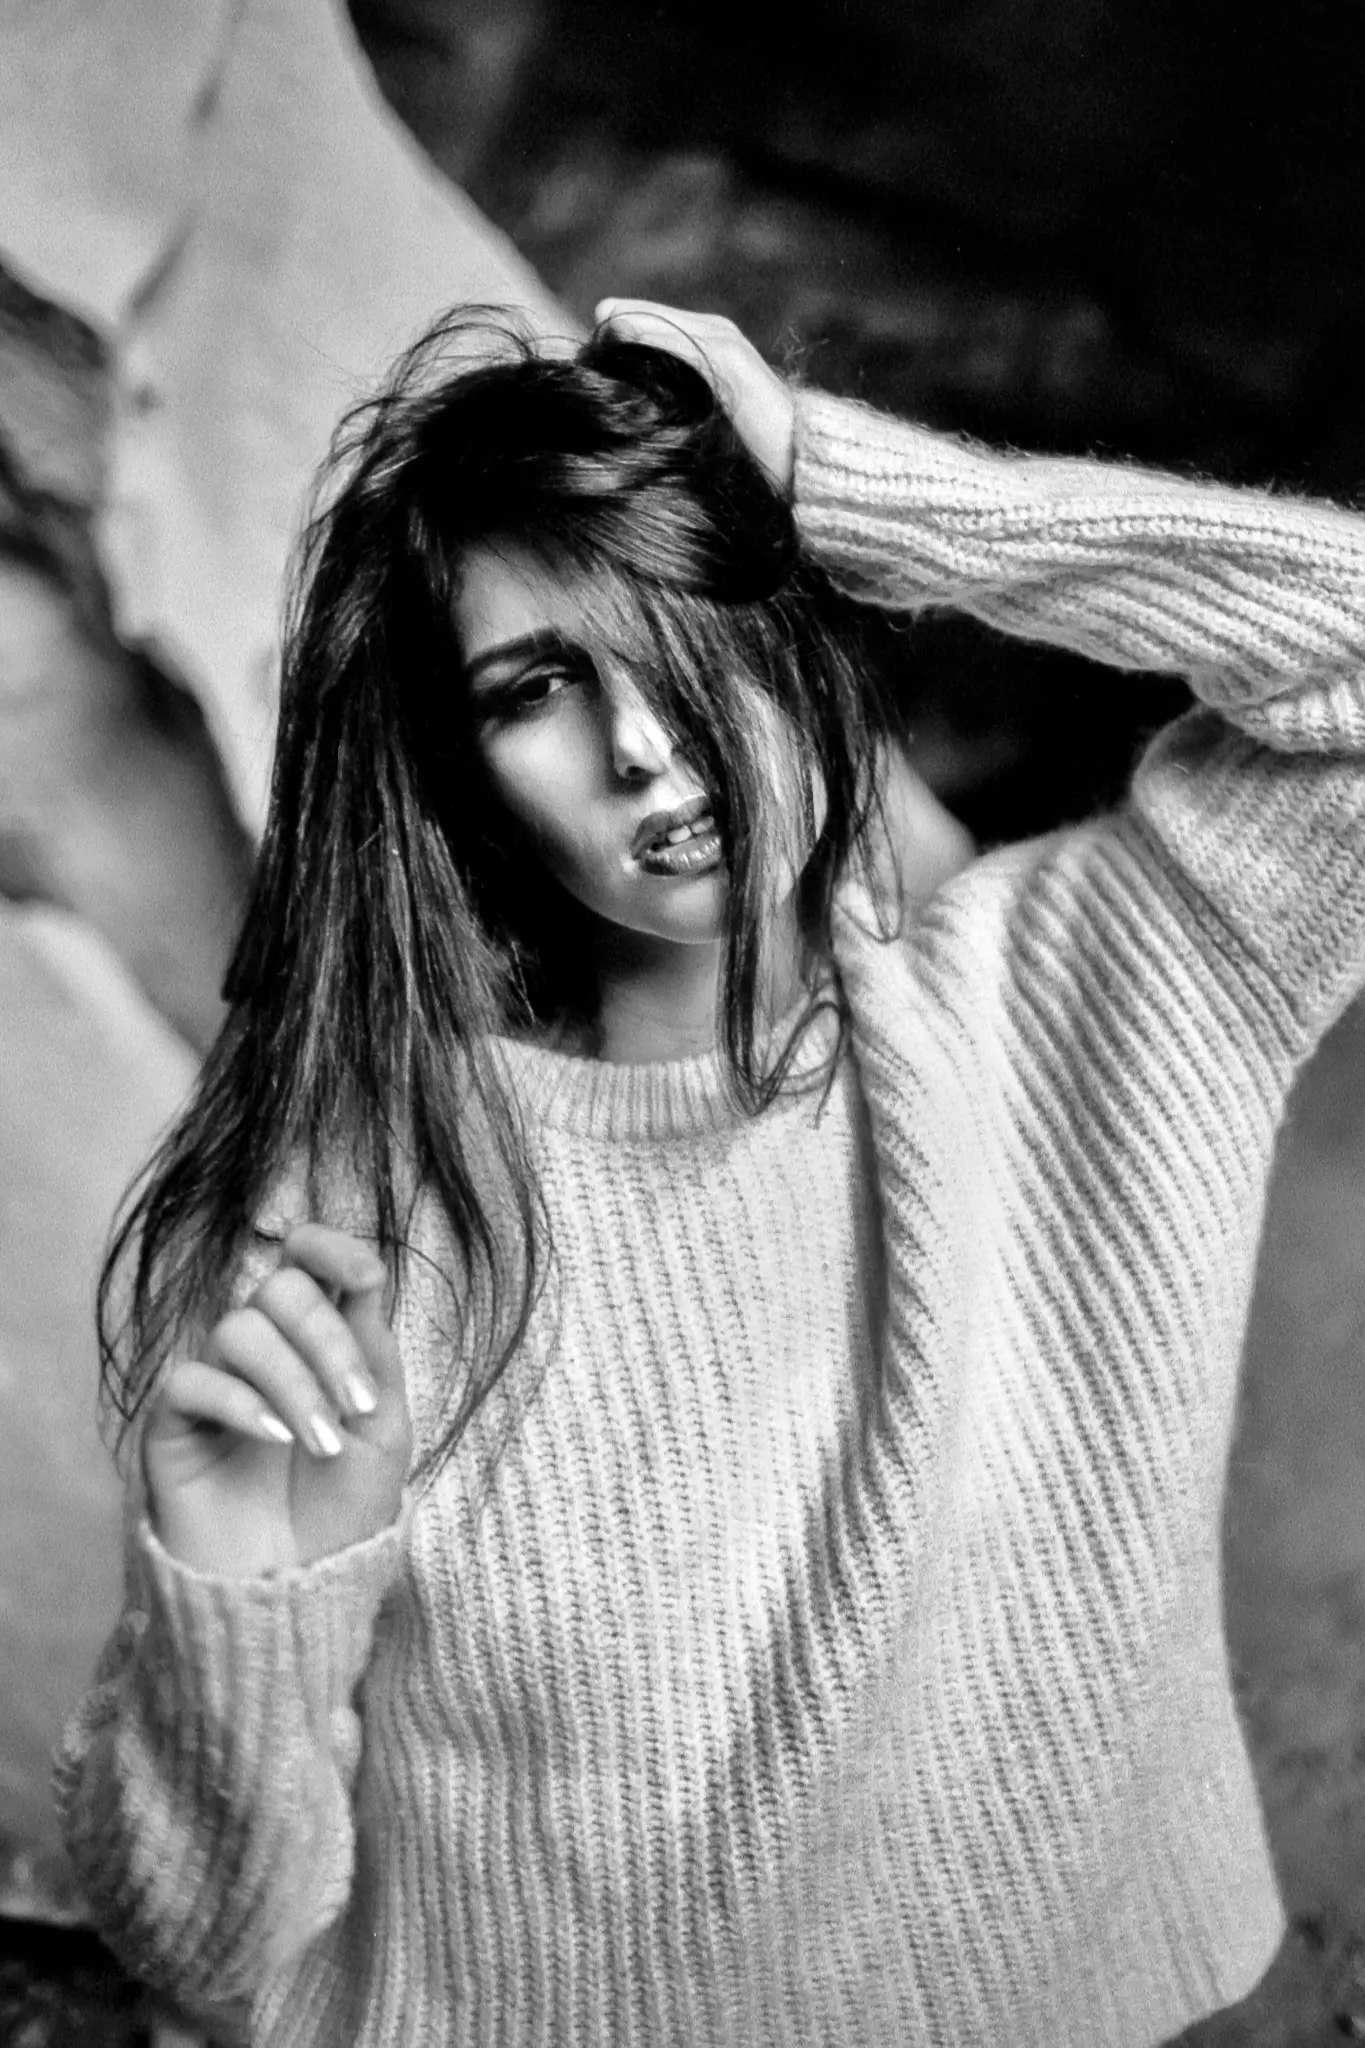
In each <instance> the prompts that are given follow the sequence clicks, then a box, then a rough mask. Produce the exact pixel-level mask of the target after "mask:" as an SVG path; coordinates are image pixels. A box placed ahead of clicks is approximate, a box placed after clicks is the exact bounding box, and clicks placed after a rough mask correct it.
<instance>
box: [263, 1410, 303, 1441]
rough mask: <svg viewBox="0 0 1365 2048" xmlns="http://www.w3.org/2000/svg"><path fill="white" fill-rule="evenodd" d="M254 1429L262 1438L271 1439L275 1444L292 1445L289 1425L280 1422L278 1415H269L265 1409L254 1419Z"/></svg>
mask: <svg viewBox="0 0 1365 2048" xmlns="http://www.w3.org/2000/svg"><path fill="white" fill-rule="evenodd" d="M256 1427H257V1429H259V1430H260V1432H261V1435H262V1436H268V1437H273V1439H274V1441H275V1442H276V1443H277V1444H292V1443H293V1441H294V1432H293V1430H292V1429H290V1427H289V1425H288V1424H287V1423H284V1422H281V1421H280V1418H279V1416H278V1415H271V1414H270V1413H269V1411H268V1410H266V1409H262V1411H261V1413H260V1414H259V1415H258V1416H257V1417H256Z"/></svg>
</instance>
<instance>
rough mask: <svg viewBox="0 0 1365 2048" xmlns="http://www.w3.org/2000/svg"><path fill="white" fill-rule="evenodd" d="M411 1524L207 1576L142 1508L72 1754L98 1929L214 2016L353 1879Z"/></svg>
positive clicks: (61, 1775)
mask: <svg viewBox="0 0 1365 2048" xmlns="http://www.w3.org/2000/svg"><path fill="white" fill-rule="evenodd" d="M402 1541H403V1534H402V1523H401V1522H400V1523H399V1524H396V1525H394V1526H393V1527H391V1528H389V1529H387V1530H385V1531H383V1532H381V1533H380V1534H379V1535H378V1536H375V1537H372V1538H370V1539H369V1540H368V1541H366V1542H364V1543H360V1544H356V1545H354V1546H353V1547H352V1548H350V1549H348V1550H345V1551H342V1552H339V1553H338V1554H336V1555H335V1556H332V1557H328V1558H323V1559H321V1560H319V1561H318V1562H317V1563H315V1564H313V1565H310V1566H307V1567H305V1568H302V1569H299V1570H296V1571H290V1572H284V1573H280V1574H278V1575H272V1576H270V1577H265V1578H260V1579H229V1578H221V1577H215V1576H210V1575H207V1574H202V1573H198V1572H194V1571H191V1570H189V1569H188V1568H187V1567H185V1566H183V1565H181V1564H180V1563H179V1562H178V1561H176V1560H175V1559H173V1558H172V1557H171V1556H170V1555H169V1554H168V1553H167V1552H166V1550H165V1549H164V1548H163V1547H162V1545H161V1544H160V1543H159V1542H158V1540H157V1538H156V1536H155V1534H154V1533H153V1531H152V1529H151V1527H150V1525H149V1523H148V1522H147V1520H146V1518H145V1516H136V1517H130V1538H129V1559H128V1597H127V1604H126V1606H125V1609H124V1613H123V1615H122V1618H121V1619H120V1621H119V1623H118V1626H117V1628H116V1629H115V1631H114V1634H113V1635H112V1637H111V1638H110V1640H109V1642H108V1644H107V1645H106V1647H105V1650H104V1653H103V1656H102V1657H101V1660H100V1663H99V1666H98V1668H97V1671H96V1674H95V1680H94V1683H93V1685H92V1687H91V1690H90V1691H89V1693H88V1694H87V1695H86V1697H85V1699H84V1700H83V1701H82V1702H81V1704H80V1706H79V1707H78V1708H77V1710H76V1712H75V1713H74V1715H73V1716H72V1719H71V1721H70V1722H69V1724H68V1726H67V1729H66V1731H65V1734H64V1737H63V1740H62V1743H61V1745H60V1747H59V1749H58V1752H57V1757H56V1766H55V1776H54V1786H55V1790H56V1795H57V1802H58V1806H59V1809H60V1812H61V1817H62V1823H63V1831H64V1834H65V1839H66V1845H67V1850H68V1853H69V1855H70V1857H71V1860H72V1863H73V1865H74V1867H75V1870H76V1874H77V1877H78V1879H79V1881H80V1883H81V1885H82V1887H83V1890H84V1893H85V1897H86V1900H87V1902H88V1904H89V1906H90V1909H91V1912H92V1914H93V1916H94V1919H95V1921H96V1924H97V1925H98V1926H99V1927H100V1929H101V1931H102V1932H103V1933H104V1934H105V1935H106V1937H107V1938H108V1939H109V1941H110V1943H111V1945H112V1946H113V1947H114V1948H115V1950H116V1951H117V1952H118V1953H119V1954H120V1955H121V1956H122V1958H123V1959H124V1961H125V1962H126V1963H127V1964H128V1966H129V1967H130V1968H131V1969H132V1970H133V1971H134V1972H135V1973H136V1974H137V1975H139V1976H142V1977H145V1978H147V1979H148V1980H149V1981H151V1982H153V1983H155V1984H157V1985H159V1986H160V1987H162V1988H163V1989H165V1990H168V1991H170V1992H171V1993H173V1994H174V1995H175V1996H176V1997H177V1998H178V1999H180V2000H181V2001H182V2003H184V2004H185V2005H186V2006H188V2007H190V2008H191V2009H195V2010H219V2009H225V2008H233V2007H239V2006H240V2005H241V2004H242V2003H243V2002H245V2001H248V2000H249V1999H250V1998H251V1997H252V1995H253V1994H254V1993H255V1992H257V1991H258V1990H259V1989H260V1987H261V1984H262V1982H263V1981H264V1979H265V1977H266V1975H267V1974H268V1973H269V1971H270V1970H271V1969H272V1967H273V1966H274V1965H275V1964H277V1963H279V1962H282V1961H284V1960H285V1959H286V1958H287V1957H288V1956H289V1955H291V1954H292V1953H294V1952H296V1951H297V1949H298V1948H300V1947H301V1946H302V1945H303V1944H304V1943H305V1942H306V1941H307V1940H308V1939H309V1938H310V1937H311V1936H312V1935H314V1934H315V1933H317V1932H319V1931H320V1930H321V1929H322V1928H323V1927H324V1926H326V1925H327V1924H328V1923H329V1922H330V1921H332V1920H333V1919H335V1918H336V1917H337V1916H338V1915H339V1913H340V1912H341V1911H342V1909H343V1908H344V1906H345V1903H346V1900H347V1897H348V1895H349V1891H350V1884H351V1873H352V1852H353V1820H352V1807H351V1793H352V1784H353V1780H354V1777H355V1773H356V1769H357V1765H358V1762H359V1756H360V1745H361V1727H360V1721H359V1715H358V1710H357V1703H356V1700H357V1688H358V1685H359V1681H360V1679H361V1676H362V1674H363V1672H364V1670H365V1667H366V1664H367V1661H368V1659H369V1655H370V1648H371V1642H372V1637H373V1632H374V1626H375V1619H376V1615H377V1613H378V1610H379V1607H380V1603H381V1601H382V1599H383V1596H384V1593H385V1591H386V1589H387V1588H388V1586H389V1585H390V1583H391V1581H392V1580H393V1578H394V1576H395V1573H396V1571H397V1569H398V1565H399V1559H400V1555H401V1548H402Z"/></svg>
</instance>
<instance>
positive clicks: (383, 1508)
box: [142, 1223, 412, 1578]
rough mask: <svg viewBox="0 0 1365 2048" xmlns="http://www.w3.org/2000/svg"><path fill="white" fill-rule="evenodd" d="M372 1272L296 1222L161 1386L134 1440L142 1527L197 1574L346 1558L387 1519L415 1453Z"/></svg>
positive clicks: (369, 1257)
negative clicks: (144, 1511)
mask: <svg viewBox="0 0 1365 2048" xmlns="http://www.w3.org/2000/svg"><path fill="white" fill-rule="evenodd" d="M385 1279H386V1275H385V1270H384V1267H383V1264H382V1263H381V1261H380V1260H379V1258H378V1257H377V1255H376V1254H375V1253H374V1252H373V1251H372V1250H370V1249H369V1247H368V1246H366V1245H364V1244H362V1243H361V1242H360V1241H359V1240H358V1239H356V1238H354V1237H350V1236H348V1235H347V1234H346V1233H344V1232H343V1231H339V1230H332V1229H329V1228H328V1227H327V1226H325V1225H323V1224H320V1223H305V1224H301V1225H300V1226H299V1227H298V1228H297V1229H295V1230H292V1231H291V1232H290V1234H289V1236H288V1237H287V1238H286V1239H285V1243H284V1257H283V1261H282V1263H281V1265H280V1266H279V1268H278V1269H277V1271H275V1272H274V1273H272V1274H271V1275H270V1277H269V1279H267V1280H264V1281H263V1282H262V1283H261V1285H260V1286H259V1287H257V1288H256V1289H255V1291H254V1292H253V1293H252V1295H251V1297H250V1299H249V1301H248V1302H247V1304H246V1306H245V1307H244V1308H240V1309H234V1310H232V1311H231V1312H230V1313H229V1314H227V1315H225V1316H224V1317H223V1318H222V1319H221V1321H220V1322H218V1323H217V1324H215V1326H214V1328H213V1330H212V1332H211V1333H210V1336H209V1339H208V1342H207V1344H206V1345H205V1347H204V1355H203V1357H202V1358H200V1359H186V1360H180V1361H178V1362H176V1363H175V1364H173V1365H171V1366H170V1367H168V1369H167V1371H166V1372H165V1374H164V1376H163V1378H162V1381H161V1384H160V1386H159V1388H158V1391H157V1394H156V1395H155V1397H154V1401H155V1405H154V1406H153V1408H152V1410H151V1413H150V1416H149V1418H148V1421H147V1424H146V1427H145V1429H144V1431H143V1434H142V1470H143V1477H144V1479H145V1482H146V1487H147V1502H148V1512H149V1514H150V1516H151V1521H152V1526H153V1528H154V1529H155V1530H156V1533H157V1535H158V1537H159V1538H160V1540H161V1542H162V1543H163V1544H164V1545H165V1547H166V1549H167V1550H168V1551H169V1552H170V1554H171V1555H172V1556H173V1557H175V1558H178V1559H179V1560H180V1561H181V1562H182V1563H184V1564H187V1565H190V1566H192V1567H193V1568H194V1569H195V1570H197V1571H204V1572H214V1573H220V1574H224V1575H226V1576H229V1577H233V1578H254V1577H258V1576H259V1575H260V1574H262V1573H265V1572H278V1571H284V1570H287V1569H289V1568H290V1567H291V1566H294V1565H304V1564H311V1563H312V1562H313V1561H314V1560H315V1559H316V1558H319V1557H325V1556H328V1555H330V1554H331V1553H332V1552H334V1551H338V1550H344V1549H346V1548H347V1547H348V1546H349V1545H350V1544H352V1543H359V1542H362V1541H363V1540H364V1539H365V1538H366V1537H368V1536H373V1535H376V1534H378V1532H379V1531H380V1530H381V1529H384V1528H386V1527H387V1526H388V1525H389V1524H390V1523H391V1522H392V1521H393V1520H394V1518H395V1517H396V1515H397V1513H398V1510H399V1506H400V1504H401V1500H402V1494H403V1486H404V1483H405V1481H406V1479H407V1473H408V1464H409V1460H410V1458H411V1455H412V1427H411V1424H410V1422H409V1419H408V1410H407V1401H406V1397H405V1394H404V1388H403V1371H402V1362H401V1360H400V1357H399V1353H398V1345H397V1341H396V1339H395V1338H394V1335H393V1332H392V1330H391V1329H390V1328H389V1325H388V1322H387V1321H386V1319H385V1315H384V1284H385Z"/></svg>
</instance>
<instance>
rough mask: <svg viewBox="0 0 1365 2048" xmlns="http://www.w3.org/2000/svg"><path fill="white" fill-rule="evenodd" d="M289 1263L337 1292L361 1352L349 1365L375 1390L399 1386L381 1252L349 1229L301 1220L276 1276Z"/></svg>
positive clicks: (338, 1307)
mask: <svg viewBox="0 0 1365 2048" xmlns="http://www.w3.org/2000/svg"><path fill="white" fill-rule="evenodd" d="M291 1267H297V1268H299V1269H300V1270H301V1271H302V1272H304V1273H306V1274H308V1275H309V1276H311V1278H312V1279H313V1280H315V1281H316V1282H317V1283H318V1285H319V1287H320V1288H325V1289H328V1290H329V1291H330V1292H332V1293H333V1294H335V1295H336V1296H337V1302H336V1310H337V1313H339V1315H340V1316H341V1318H342V1320H343V1321H344V1323H345V1324H346V1327H347V1329H348V1331H349V1333H350V1338H351V1351H352V1353H354V1351H355V1350H356V1348H357V1347H358V1348H359V1352H360V1356H359V1358H354V1357H352V1359H351V1360H350V1361H348V1363H349V1366H350V1368H351V1369H352V1370H355V1369H356V1368H358V1369H359V1371H360V1374H361V1376H362V1377H363V1378H365V1379H367V1380H368V1383H369V1385H370V1387H371V1389H372V1391H376V1392H378V1393H380V1394H383V1393H384V1392H385V1391H388V1390H395V1389H397V1388H398V1387H399V1386H401V1384H402V1372H401V1368H400V1362H399V1354H398V1346H397V1344H396V1343H395V1341H394V1337H393V1332H392V1330H391V1329H390V1327H389V1322H388V1317H387V1315H386V1314H385V1307H384V1291H385V1285H386V1282H387V1280H388V1273H387V1271H386V1269H385V1266H384V1262H383V1260H382V1259H381V1258H380V1257H379V1254H378V1253H377V1252H376V1251H374V1250H372V1249H371V1247H370V1246H369V1245H366V1244H362V1243H361V1241H360V1240H359V1239H358V1238H355V1237H352V1236H350V1235H349V1233H348V1232H346V1231H342V1230H333V1229H331V1228H330V1227H329V1226H328V1225H327V1224H324V1223H303V1224H300V1225H299V1226H298V1228H297V1229H296V1230H291V1231H290V1233H289V1235H288V1237H287V1238H286V1239H285V1242H284V1265H283V1266H282V1267H281V1268H280V1272H279V1273H278V1274H277V1275H275V1278H277V1279H278V1278H280V1277H281V1276H282V1275H283V1274H284V1273H285V1272H287V1271H288V1270H289V1269H290V1268H291ZM268 1284H269V1283H267V1285H268ZM357 1405H359V1404H357ZM360 1412H362V1413H366V1412H368V1411H367V1410H365V1409H363V1408H361V1411H360Z"/></svg>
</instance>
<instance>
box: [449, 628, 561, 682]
mask: <svg viewBox="0 0 1365 2048" xmlns="http://www.w3.org/2000/svg"><path fill="white" fill-rule="evenodd" d="M572 652H573V643H572V642H571V641H569V640H566V639H565V638H564V635H563V634H562V633H556V632H554V631H553V630H552V629H551V628H549V627H542V628H541V629H540V630H539V631H538V632H535V633H521V634H518V636H517V638H516V639H515V640H499V641H498V643H497V645H496V646H495V647H485V648H483V649H481V651H480V652H479V653H478V654H476V655H475V656H474V659H473V660H472V661H468V662H466V663H465V680H466V682H471V683H472V682H473V681H474V679H475V677H476V676H479V675H481V674H482V673H483V671H484V670H485V669H486V668H493V667H495V666H496V665H497V664H498V663H500V662H507V661H524V660H527V659H533V658H534V657H536V656H538V655H542V654H569V653H572Z"/></svg>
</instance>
